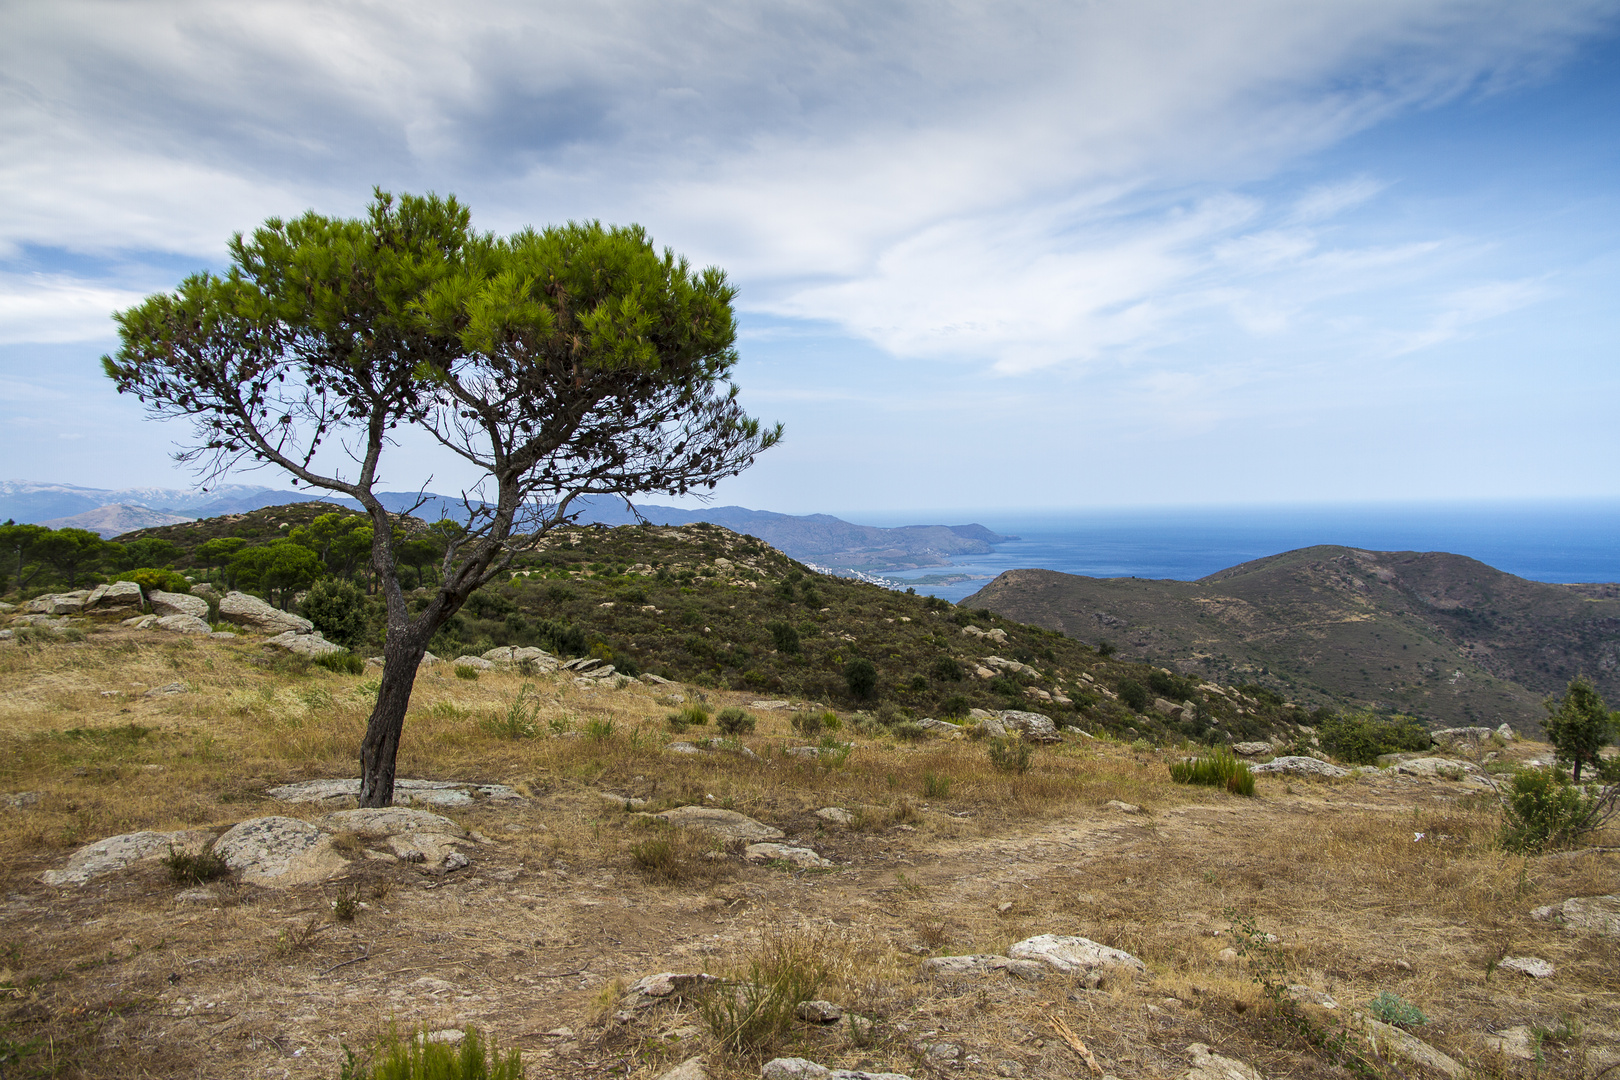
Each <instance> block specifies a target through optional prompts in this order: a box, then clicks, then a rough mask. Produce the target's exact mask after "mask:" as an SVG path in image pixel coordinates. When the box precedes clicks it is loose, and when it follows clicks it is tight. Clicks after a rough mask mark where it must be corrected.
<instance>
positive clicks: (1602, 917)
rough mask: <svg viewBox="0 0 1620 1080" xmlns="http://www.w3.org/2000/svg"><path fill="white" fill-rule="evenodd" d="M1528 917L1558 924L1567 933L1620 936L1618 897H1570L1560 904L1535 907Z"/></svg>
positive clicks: (1619, 902)
mask: <svg viewBox="0 0 1620 1080" xmlns="http://www.w3.org/2000/svg"><path fill="white" fill-rule="evenodd" d="M1530 917H1531V918H1532V919H1535V920H1536V921H1538V922H1552V923H1557V924H1558V925H1559V926H1562V927H1563V928H1564V929H1566V930H1591V931H1593V932H1594V933H1598V934H1603V935H1605V936H1607V937H1620V896H1615V895H1609V896H1572V897H1570V898H1569V899H1568V900H1565V901H1564V902H1563V903H1561V904H1549V905H1548V906H1547V907H1539V908H1536V909H1535V910H1534V911H1532V912H1531V913H1530Z"/></svg>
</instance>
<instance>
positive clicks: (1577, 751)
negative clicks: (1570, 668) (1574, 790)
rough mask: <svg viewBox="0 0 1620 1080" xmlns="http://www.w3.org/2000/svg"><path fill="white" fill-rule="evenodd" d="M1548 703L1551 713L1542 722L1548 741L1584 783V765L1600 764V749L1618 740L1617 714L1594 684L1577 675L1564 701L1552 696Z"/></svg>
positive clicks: (1571, 681) (1571, 682) (1576, 778)
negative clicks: (1616, 732) (1611, 711)
mask: <svg viewBox="0 0 1620 1080" xmlns="http://www.w3.org/2000/svg"><path fill="white" fill-rule="evenodd" d="M1545 705H1546V706H1547V712H1548V713H1550V714H1551V715H1550V716H1548V717H1547V719H1546V721H1545V722H1544V723H1543V724H1542V725H1541V726H1542V727H1543V728H1544V729H1545V730H1546V732H1547V741H1548V742H1550V743H1552V744H1553V749H1555V750H1557V751H1558V758H1559V760H1560V761H1567V762H1569V763H1570V765H1571V766H1572V767H1573V779H1574V781H1575V782H1576V783H1577V784H1578V783H1580V782H1581V766H1583V765H1591V766H1593V767H1594V768H1595V767H1596V766H1597V764H1598V752H1599V751H1601V750H1602V749H1603V748H1604V747H1605V746H1607V745H1609V743H1611V742H1613V741H1614V735H1615V728H1616V726H1617V716H1616V714H1613V713H1610V712H1609V710H1608V708H1607V706H1605V705H1604V703H1603V697H1602V695H1601V694H1599V693H1598V692H1597V691H1596V690H1594V689H1593V688H1592V684H1591V683H1589V682H1587V681H1586V680H1585V679H1583V678H1580V677H1579V676H1577V677H1576V678H1574V679H1572V680H1570V684H1569V689H1568V690H1567V691H1565V693H1564V697H1563V700H1561V701H1558V702H1556V703H1555V702H1554V701H1553V699H1551V698H1549V699H1548V700H1547V701H1546V702H1545Z"/></svg>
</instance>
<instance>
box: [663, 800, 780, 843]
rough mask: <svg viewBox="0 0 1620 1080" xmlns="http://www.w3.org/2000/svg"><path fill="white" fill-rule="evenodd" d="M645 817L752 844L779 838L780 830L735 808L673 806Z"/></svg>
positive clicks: (723, 838) (724, 838)
mask: <svg viewBox="0 0 1620 1080" xmlns="http://www.w3.org/2000/svg"><path fill="white" fill-rule="evenodd" d="M649 816H651V817H655V818H657V819H658V820H660V821H665V822H668V823H669V824H671V825H675V826H678V827H680V828H684V829H697V830H698V831H699V832H706V833H708V834H709V835H710V836H717V837H719V838H720V839H722V840H743V841H747V842H748V843H750V844H753V843H758V842H760V841H763V840H780V839H781V838H782V830H781V829H777V828H773V827H771V826H769V825H766V824H763V823H761V822H758V821H755V820H754V819H753V818H751V817H748V816H747V815H745V814H739V813H737V812H736V811H735V810H721V809H720V808H718V807H714V806H677V807H676V808H675V809H673V810H665V811H664V812H663V813H661V814H652V815H649Z"/></svg>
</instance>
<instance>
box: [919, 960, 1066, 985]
mask: <svg viewBox="0 0 1620 1080" xmlns="http://www.w3.org/2000/svg"><path fill="white" fill-rule="evenodd" d="M922 970H923V973H924V974H925V975H990V974H993V973H995V972H1005V973H1006V974H1008V975H1011V976H1013V977H1014V978H1016V979H1028V980H1030V981H1034V980H1037V979H1044V978H1046V974H1047V972H1048V971H1050V970H1051V969H1050V968H1048V967H1047V966H1046V965H1045V964H1043V963H1041V962H1040V961H1039V960H1014V959H1013V958H1012V957H1010V956H987V955H982V954H981V955H977V956H934V957H930V958H929V959H927V960H924V961H923V965H922Z"/></svg>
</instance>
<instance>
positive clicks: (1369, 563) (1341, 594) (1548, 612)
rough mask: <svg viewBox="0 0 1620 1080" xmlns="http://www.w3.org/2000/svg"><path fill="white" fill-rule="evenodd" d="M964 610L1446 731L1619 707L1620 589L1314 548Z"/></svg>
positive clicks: (1024, 586) (1018, 578)
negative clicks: (1583, 704)
mask: <svg viewBox="0 0 1620 1080" xmlns="http://www.w3.org/2000/svg"><path fill="white" fill-rule="evenodd" d="M962 603H963V605H964V606H967V607H976V608H987V609H989V610H991V611H994V612H997V613H999V614H1003V615H1006V616H1007V617H1009V618H1014V619H1020V620H1023V621H1026V622H1031V623H1035V624H1036V625H1039V626H1044V627H1047V628H1048V629H1053V630H1059V631H1061V632H1062V633H1064V634H1066V635H1068V636H1070V637H1076V638H1080V639H1082V640H1088V641H1096V640H1098V639H1108V640H1110V641H1112V642H1114V643H1115V644H1116V645H1117V646H1118V648H1119V650H1120V654H1121V655H1122V656H1128V657H1131V658H1133V659H1152V660H1154V661H1157V662H1160V663H1169V664H1171V665H1172V666H1175V667H1178V668H1180V669H1182V670H1184V671H1188V672H1197V673H1198V674H1200V675H1202V676H1204V677H1206V678H1210V679H1217V680H1220V681H1230V682H1244V681H1257V682H1260V683H1262V684H1266V685H1270V686H1272V687H1274V688H1276V689H1278V690H1281V691H1283V692H1285V693H1286V694H1288V695H1289V696H1292V697H1294V698H1296V699H1299V700H1304V701H1328V700H1341V701H1357V702H1365V703H1370V704H1376V705H1380V706H1386V707H1391V708H1396V709H1399V710H1401V711H1403V712H1410V713H1414V714H1416V715H1420V716H1424V717H1428V718H1431V719H1433V720H1437V721H1444V722H1446V723H1458V724H1461V723H1489V724H1491V725H1493V726H1494V725H1495V724H1497V723H1500V722H1502V721H1504V720H1505V721H1508V722H1509V723H1512V724H1514V726H1516V727H1518V726H1523V725H1529V724H1539V721H1540V719H1541V718H1542V716H1544V715H1545V713H1544V712H1543V710H1542V708H1541V705H1540V700H1541V698H1543V697H1544V696H1545V695H1547V694H1550V693H1556V692H1559V691H1561V690H1563V688H1564V687H1565V685H1566V684H1567V683H1568V681H1569V680H1570V679H1571V678H1572V677H1574V676H1575V675H1576V674H1581V673H1584V674H1585V675H1587V676H1588V677H1589V678H1591V679H1593V680H1594V682H1595V683H1596V685H1597V686H1598V688H1599V690H1600V691H1601V692H1602V693H1603V694H1604V696H1605V697H1606V698H1607V699H1609V700H1610V701H1620V588H1617V587H1615V586H1579V585H1577V586H1565V585H1549V584H1544V583H1541V582H1535V581H1526V580H1525V579H1523V578H1518V577H1514V576H1513V575H1512V574H1506V573H1503V572H1502V571H1500V570H1496V569H1494V568H1492V567H1490V566H1487V565H1485V564H1484V563H1481V562H1478V561H1476V560H1474V559H1469V558H1465V557H1464V556H1461V555H1449V554H1445V553H1441V552H1410V551H1402V552H1374V551H1361V550H1357V549H1353V548H1345V547H1330V546H1322V547H1311V548H1303V549H1300V550H1298V551H1290V552H1285V553H1283V554H1281V555H1274V556H1271V557H1269V558H1265V559H1259V560H1256V561H1254V562H1249V563H1244V564H1242V565H1240V566H1234V567H1231V568H1229V569H1226V570H1222V571H1219V572H1218V573H1215V574H1211V575H1210V576H1209V577H1206V578H1203V579H1201V580H1199V581H1191V582H1185V581H1150V580H1145V579H1138V578H1112V579H1105V578H1088V577H1080V576H1077V575H1072V574H1060V573H1056V572H1053V571H1046V570H1013V571H1008V572H1007V573H1005V574H1002V575H1001V576H1000V577H998V578H996V580H994V581H992V582H991V583H990V584H989V585H987V586H985V587H984V588H983V589H981V590H979V592H977V593H975V594H973V595H972V596H970V597H968V598H966V599H965V600H963V601H962Z"/></svg>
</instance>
